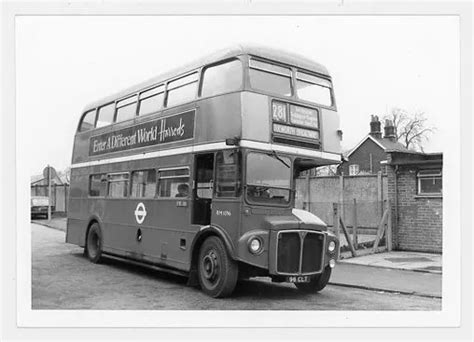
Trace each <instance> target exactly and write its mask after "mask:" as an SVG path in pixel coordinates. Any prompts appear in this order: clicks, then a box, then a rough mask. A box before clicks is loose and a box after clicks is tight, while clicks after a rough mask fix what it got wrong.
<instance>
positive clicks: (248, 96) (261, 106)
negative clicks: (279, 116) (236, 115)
mask: <svg viewBox="0 0 474 342" xmlns="http://www.w3.org/2000/svg"><path fill="white" fill-rule="evenodd" d="M241 96H242V139H248V140H255V141H262V142H266V143H268V142H270V139H271V134H270V129H271V127H270V126H271V125H270V109H269V104H268V103H269V102H268V96H266V95H261V94H256V93H251V92H245V91H244V92H242V93H241Z"/></svg>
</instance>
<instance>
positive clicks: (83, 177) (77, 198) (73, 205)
mask: <svg viewBox="0 0 474 342" xmlns="http://www.w3.org/2000/svg"><path fill="white" fill-rule="evenodd" d="M88 189H89V173H88V170H87V169H86V168H82V169H72V170H71V183H70V190H69V200H68V211H67V229H66V242H67V243H72V244H75V245H78V246H81V247H83V246H84V245H85V235H86V230H87V225H88V223H89V222H88V220H89V219H90V214H89V212H88V210H87V209H88V208H87V203H88V199H87V195H88V193H87V192H88Z"/></svg>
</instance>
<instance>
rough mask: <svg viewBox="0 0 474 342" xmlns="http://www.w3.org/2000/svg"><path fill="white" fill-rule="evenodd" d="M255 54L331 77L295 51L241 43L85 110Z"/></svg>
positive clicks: (152, 79) (106, 98) (93, 104)
mask: <svg viewBox="0 0 474 342" xmlns="http://www.w3.org/2000/svg"><path fill="white" fill-rule="evenodd" d="M245 54H249V55H254V56H258V57H262V58H264V59H269V60H272V61H275V62H280V63H283V64H289V65H292V66H296V67H298V68H301V69H305V70H308V71H313V72H315V73H319V74H322V75H325V76H327V77H329V72H328V70H327V69H326V67H324V66H323V65H321V64H319V63H316V62H314V61H312V60H311V59H309V58H307V57H304V56H301V55H298V54H295V53H293V52H288V51H282V50H279V49H278V50H277V49H274V48H269V47H265V46H258V45H247V44H239V45H235V46H232V47H228V48H225V49H222V50H219V51H217V52H214V53H212V54H209V55H207V56H204V57H202V58H199V59H197V60H195V61H193V62H191V63H189V64H186V65H184V66H181V67H179V68H175V69H172V70H170V71H168V72H165V73H162V74H160V75H157V76H155V77H153V78H151V79H149V80H147V81H145V82H142V83H139V84H136V85H134V86H132V87H130V88H127V89H124V90H122V91H120V92H117V93H115V94H112V95H110V96H107V97H105V98H102V99H100V100H98V101H94V102H92V103H90V104H88V105H87V106H86V107H85V108H84V112H85V111H87V110H89V109H93V108H96V107H98V106H100V105H103V104H107V103H110V102H112V101H115V100H117V99H120V98H123V97H126V96H128V95H131V94H134V93H136V92H138V91H139V90H141V89H143V88H146V87H149V86H150V87H151V86H153V85H155V84H159V83H162V82H164V81H166V80H168V79H170V78H173V77H175V76H179V75H184V74H186V73H188V72H190V71H192V70H195V69H197V68H199V67H201V66H204V65H208V64H211V63H214V62H218V61H221V60H224V59H227V58H232V57H236V56H240V55H245Z"/></svg>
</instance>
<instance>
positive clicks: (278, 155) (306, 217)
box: [238, 56, 342, 292]
mask: <svg viewBox="0 0 474 342" xmlns="http://www.w3.org/2000/svg"><path fill="white" fill-rule="evenodd" d="M277 59H278V60H277ZM294 62H295V64H294V65H293V66H291V67H290V66H287V64H285V61H284V60H283V58H277V57H275V61H271V60H269V59H264V58H259V57H255V56H249V59H248V69H247V72H246V82H245V83H246V90H247V91H243V92H242V93H241V105H242V107H241V109H242V136H241V141H240V147H241V149H242V163H243V168H242V170H243V184H244V191H243V195H244V198H243V208H242V218H241V235H240V239H239V242H238V249H239V258H240V260H241V261H243V263H244V266H242V267H241V273H243V274H245V273H247V274H248V275H249V276H254V275H264V274H265V275H267V276H270V277H271V278H272V280H273V281H276V282H285V281H286V282H291V283H295V285H296V286H297V287H298V289H300V290H302V291H308V292H315V291H319V290H321V289H323V288H324V287H325V286H326V284H327V283H328V281H329V277H330V274H331V269H332V268H333V267H334V266H335V265H336V260H337V259H338V252H339V239H338V237H337V236H335V235H334V234H333V233H332V232H330V231H328V228H327V225H326V224H325V223H324V222H323V221H322V220H321V219H319V218H318V217H317V216H316V215H315V214H313V213H311V212H308V211H305V210H302V209H296V208H295V205H296V203H295V197H296V194H295V189H296V186H295V183H296V182H297V178H298V176H299V175H300V174H301V172H302V171H305V170H308V169H311V168H315V167H320V166H326V165H337V164H339V163H340V161H341V139H342V132H341V131H340V129H339V115H338V113H337V110H336V105H335V97H334V92H333V86H332V80H331V77H330V76H329V74H328V72H327V70H326V69H325V68H324V67H323V66H321V65H319V64H316V63H311V62H308V61H307V60H297V59H294ZM239 271H240V270H239Z"/></svg>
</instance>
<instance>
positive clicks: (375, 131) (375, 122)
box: [370, 115, 382, 139]
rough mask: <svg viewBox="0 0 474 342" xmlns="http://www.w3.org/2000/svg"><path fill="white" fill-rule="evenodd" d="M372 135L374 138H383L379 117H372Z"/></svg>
mask: <svg viewBox="0 0 474 342" xmlns="http://www.w3.org/2000/svg"><path fill="white" fill-rule="evenodd" d="M370 135H371V136H373V137H374V138H379V139H380V138H382V132H381V131H380V121H379V117H378V116H377V115H371V116H370Z"/></svg>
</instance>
